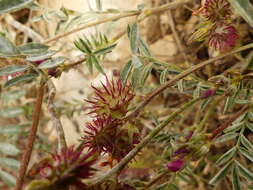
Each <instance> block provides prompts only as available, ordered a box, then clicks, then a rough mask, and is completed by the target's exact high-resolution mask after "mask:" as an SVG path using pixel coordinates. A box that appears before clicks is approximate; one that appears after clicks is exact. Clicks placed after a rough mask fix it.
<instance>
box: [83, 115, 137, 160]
mask: <svg viewBox="0 0 253 190" xmlns="http://www.w3.org/2000/svg"><path fill="white" fill-rule="evenodd" d="M139 137H140V135H139V133H138V131H137V130H135V128H134V127H133V126H131V125H130V124H129V123H122V122H121V121H120V120H118V119H112V117H110V116H108V117H106V116H103V117H98V118H96V119H94V120H93V122H91V123H87V124H86V129H85V130H84V136H83V138H82V139H83V140H84V146H85V147H88V148H89V149H90V150H92V151H96V152H98V153H99V154H101V153H102V154H105V153H107V154H108V155H109V157H110V158H109V160H110V161H113V160H117V161H120V160H121V159H122V158H123V157H124V156H125V155H126V154H127V153H128V152H129V151H130V150H132V149H133V148H134V145H135V144H137V143H139ZM108 164H111V163H108Z"/></svg>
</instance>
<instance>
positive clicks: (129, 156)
mask: <svg viewBox="0 0 253 190" xmlns="http://www.w3.org/2000/svg"><path fill="white" fill-rule="evenodd" d="M199 100H201V98H196V99H192V100H191V101H189V102H187V103H186V104H184V105H183V106H181V107H180V108H178V109H177V110H176V111H175V112H173V113H172V114H171V115H170V116H168V117H167V118H166V119H165V120H164V121H163V122H162V123H161V124H159V125H158V126H157V127H156V128H155V129H153V131H151V132H150V133H149V134H148V135H147V136H146V137H145V138H144V139H143V140H142V141H141V142H140V143H139V144H138V145H137V146H136V147H135V148H134V149H133V150H131V151H130V152H129V153H128V154H127V155H126V156H125V157H124V158H123V159H122V160H121V161H120V162H119V163H118V164H117V165H116V166H114V167H113V168H112V169H111V170H110V171H109V172H107V173H106V174H105V175H103V176H102V177H100V178H99V179H98V180H96V181H95V184H96V185H97V184H101V183H103V182H104V181H105V180H106V179H108V178H109V177H111V176H112V175H113V174H116V173H118V172H120V171H121V170H122V169H123V168H124V167H125V166H126V165H127V164H128V162H130V161H131V160H132V159H133V158H134V157H135V156H136V154H137V153H138V152H139V151H140V150H141V149H142V148H144V147H145V146H146V145H147V144H148V143H150V141H151V140H152V139H153V138H154V137H155V136H156V135H157V134H158V133H159V132H160V131H161V130H163V129H164V128H165V127H166V126H167V125H168V123H170V122H171V121H172V120H173V119H175V118H176V117H177V116H178V115H179V114H180V113H182V112H183V111H184V110H186V109H187V108H189V107H190V106H192V105H193V104H194V103H196V102H198V101H199Z"/></svg>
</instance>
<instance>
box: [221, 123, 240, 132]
mask: <svg viewBox="0 0 253 190" xmlns="http://www.w3.org/2000/svg"><path fill="white" fill-rule="evenodd" d="M243 125H244V122H237V123H233V124H232V125H231V126H229V127H228V128H226V129H225V130H224V133H230V132H236V131H238V130H239V129H241V127H242V126H243Z"/></svg>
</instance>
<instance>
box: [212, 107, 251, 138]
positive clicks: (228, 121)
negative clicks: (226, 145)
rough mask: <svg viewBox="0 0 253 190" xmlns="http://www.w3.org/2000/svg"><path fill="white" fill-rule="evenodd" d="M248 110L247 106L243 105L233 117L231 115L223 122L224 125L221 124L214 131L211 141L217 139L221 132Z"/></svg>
mask: <svg viewBox="0 0 253 190" xmlns="http://www.w3.org/2000/svg"><path fill="white" fill-rule="evenodd" d="M248 109H249V105H245V106H243V107H242V109H240V110H239V111H238V112H236V113H235V114H234V115H232V116H231V117H230V118H229V119H228V120H226V121H225V123H223V124H221V125H220V126H219V127H218V128H217V129H215V130H214V131H213V132H212V136H211V139H214V138H215V137H217V136H218V135H219V134H220V133H222V131H224V130H225V129H226V128H227V127H229V126H230V125H231V123H233V122H234V121H235V120H236V119H237V118H238V117H240V116H241V115H242V114H243V113H244V112H246V111H247V110H248Z"/></svg>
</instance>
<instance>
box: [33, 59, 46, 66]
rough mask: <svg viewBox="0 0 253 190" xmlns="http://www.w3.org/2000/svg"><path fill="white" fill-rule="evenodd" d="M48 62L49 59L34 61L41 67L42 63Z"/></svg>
mask: <svg viewBox="0 0 253 190" xmlns="http://www.w3.org/2000/svg"><path fill="white" fill-rule="evenodd" d="M46 60H47V59H42V60H38V61H34V63H35V64H37V65H40V64H41V63H43V62H44V61H46Z"/></svg>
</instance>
